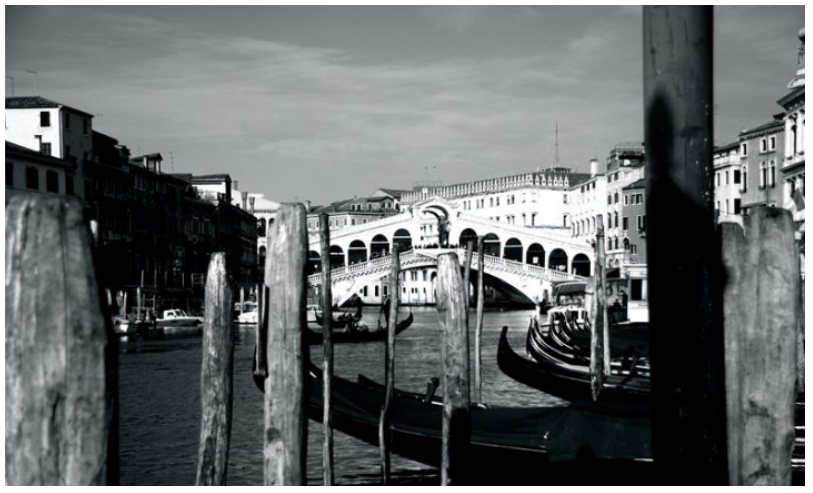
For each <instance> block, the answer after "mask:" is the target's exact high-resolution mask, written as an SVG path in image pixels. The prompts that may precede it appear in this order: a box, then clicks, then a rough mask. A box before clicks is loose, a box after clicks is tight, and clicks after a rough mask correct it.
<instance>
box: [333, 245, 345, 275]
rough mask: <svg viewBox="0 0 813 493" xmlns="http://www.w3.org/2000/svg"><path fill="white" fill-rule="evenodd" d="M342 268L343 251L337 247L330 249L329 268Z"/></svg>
mask: <svg viewBox="0 0 813 493" xmlns="http://www.w3.org/2000/svg"><path fill="white" fill-rule="evenodd" d="M336 267H344V250H342V247H340V246H338V245H333V246H331V247H330V268H331V269H335V268H336Z"/></svg>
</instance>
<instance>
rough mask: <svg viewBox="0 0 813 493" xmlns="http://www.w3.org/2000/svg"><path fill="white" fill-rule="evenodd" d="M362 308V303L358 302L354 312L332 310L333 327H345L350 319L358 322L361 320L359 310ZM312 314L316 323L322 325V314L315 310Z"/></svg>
mask: <svg viewBox="0 0 813 493" xmlns="http://www.w3.org/2000/svg"><path fill="white" fill-rule="evenodd" d="M363 309H364V305H362V304H361V303H359V304H358V306H357V307H356V311H355V313H354V312H345V311H341V310H336V311H334V312H333V328H334V329H337V328H340V327H345V326H346V325H347V322H348V321H351V320H352V321H353V322H358V321H359V320H361V316H362V315H361V312H362V310H363ZM337 313H338V315H337ZM314 316H315V317H316V323H317V324H319V325H322V322H324V318H323V317H322V314H321V313H319V312H318V311H317V312H315V313H314Z"/></svg>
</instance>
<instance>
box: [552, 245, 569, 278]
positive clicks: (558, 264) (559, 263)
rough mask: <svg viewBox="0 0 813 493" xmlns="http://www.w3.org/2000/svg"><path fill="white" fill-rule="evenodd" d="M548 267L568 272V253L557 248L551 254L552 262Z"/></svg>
mask: <svg viewBox="0 0 813 493" xmlns="http://www.w3.org/2000/svg"><path fill="white" fill-rule="evenodd" d="M548 266H549V268H551V269H554V270H558V271H562V272H567V253H565V251H564V250H562V249H561V248H557V249H555V250H554V251H552V252H550V260H549V261H548Z"/></svg>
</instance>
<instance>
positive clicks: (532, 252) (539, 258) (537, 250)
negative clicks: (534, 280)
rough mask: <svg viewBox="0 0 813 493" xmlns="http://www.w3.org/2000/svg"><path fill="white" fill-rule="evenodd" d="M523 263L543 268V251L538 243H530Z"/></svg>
mask: <svg viewBox="0 0 813 493" xmlns="http://www.w3.org/2000/svg"><path fill="white" fill-rule="evenodd" d="M525 263H526V264H531V265H538V266H540V267H545V249H544V248H542V245H540V244H539V243H531V244H530V245H529V246H528V251H527V252H526V253H525Z"/></svg>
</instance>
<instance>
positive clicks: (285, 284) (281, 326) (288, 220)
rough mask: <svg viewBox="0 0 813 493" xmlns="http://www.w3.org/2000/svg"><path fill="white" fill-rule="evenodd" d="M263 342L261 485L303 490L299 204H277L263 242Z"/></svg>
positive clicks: (303, 255)
mask: <svg viewBox="0 0 813 493" xmlns="http://www.w3.org/2000/svg"><path fill="white" fill-rule="evenodd" d="M268 240H269V241H268V255H267V256H266V265H265V284H266V286H267V287H268V297H267V299H266V301H267V306H268V308H267V310H268V320H267V323H268V336H267V337H268V341H267V344H266V357H267V362H268V378H266V379H265V406H264V408H265V420H264V424H265V430H264V433H263V440H264V445H263V450H264V453H263V455H264V478H265V484H266V485H278V486H299V485H303V484H305V479H306V478H305V474H306V469H305V461H306V453H307V430H308V428H307V425H308V423H307V416H306V412H305V411H306V406H307V400H306V399H307V394H306V392H305V381H306V378H305V377H306V371H307V364H306V363H307V358H308V354H307V352H306V351H307V348H306V347H305V346H304V345H303V332H302V331H303V328H304V327H305V325H306V323H307V322H306V320H305V306H306V285H307V277H306V272H305V267H306V263H307V254H308V230H307V224H306V213H305V207H304V206H303V205H302V204H282V205H281V206H280V208H279V210H278V211H277V218H276V220H275V221H274V224H273V225H272V226H271V231H270V232H269V236H268Z"/></svg>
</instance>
